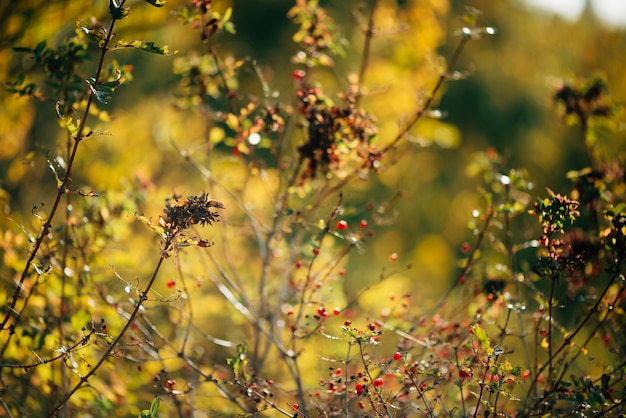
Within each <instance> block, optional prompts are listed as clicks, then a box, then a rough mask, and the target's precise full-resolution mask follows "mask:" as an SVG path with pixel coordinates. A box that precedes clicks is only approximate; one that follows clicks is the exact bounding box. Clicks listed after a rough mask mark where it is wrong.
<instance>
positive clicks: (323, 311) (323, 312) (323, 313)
mask: <svg viewBox="0 0 626 418" xmlns="http://www.w3.org/2000/svg"><path fill="white" fill-rule="evenodd" d="M317 314H318V315H319V316H321V317H323V318H326V317H327V316H328V313H327V312H326V308H324V307H323V306H320V307H319V308H317Z"/></svg>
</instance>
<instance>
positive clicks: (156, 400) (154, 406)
mask: <svg viewBox="0 0 626 418" xmlns="http://www.w3.org/2000/svg"><path fill="white" fill-rule="evenodd" d="M160 405H161V398H159V397H158V396H157V397H156V398H154V400H153V401H152V405H150V415H152V417H153V418H156V416H157V411H158V409H159V406H160Z"/></svg>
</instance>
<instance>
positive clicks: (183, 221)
mask: <svg viewBox="0 0 626 418" xmlns="http://www.w3.org/2000/svg"><path fill="white" fill-rule="evenodd" d="M208 197H209V195H208V193H202V194H201V195H200V196H190V197H188V198H183V199H179V198H178V197H177V196H174V201H175V204H171V203H169V202H168V203H167V204H166V205H165V210H164V212H165V216H164V217H163V218H162V221H161V224H162V225H163V226H165V227H166V228H167V229H168V230H170V231H180V230H184V229H188V228H190V227H191V226H192V225H204V224H209V225H212V224H213V222H219V220H220V217H221V215H220V214H219V213H217V212H214V211H212V210H211V208H216V209H224V205H223V204H222V202H219V201H217V200H213V199H209V198H208Z"/></svg>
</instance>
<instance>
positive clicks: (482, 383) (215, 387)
mask: <svg viewBox="0 0 626 418" xmlns="http://www.w3.org/2000/svg"><path fill="white" fill-rule="evenodd" d="M28 3H29V2H25V3H24V4H21V5H20V4H17V3H16V4H13V5H11V7H10V8H8V9H7V10H8V12H7V13H8V15H9V16H12V17H11V18H10V19H9V18H6V19H7V20H6V21H7V22H9V23H10V25H9V24H7V25H6V29H5V31H6V32H7V37H6V39H7V40H8V42H9V43H10V47H11V48H12V49H11V52H10V54H8V53H7V54H5V52H6V51H7V49H6V47H5V44H4V43H3V50H2V52H3V55H1V56H2V57H5V56H6V57H9V58H7V61H8V62H10V64H7V66H8V67H9V70H7V71H5V76H6V77H7V78H6V80H5V83H4V92H3V96H2V103H3V105H4V107H5V108H6V109H5V111H6V114H5V116H3V118H4V121H5V122H7V121H8V122H10V123H7V125H8V126H9V129H5V130H3V131H2V132H3V135H4V136H6V138H7V139H6V141H5V140H4V139H3V144H2V148H4V149H3V150H0V152H1V153H2V156H3V159H2V164H1V168H2V175H3V180H2V183H0V186H2V188H1V189H0V194H1V196H0V198H1V199H2V204H3V212H4V213H3V217H2V221H1V223H0V227H1V228H2V235H1V238H0V255H1V256H2V260H3V263H2V266H1V267H0V271H1V275H0V289H1V293H0V297H1V300H2V304H1V305H0V320H1V321H2V322H1V325H0V341H1V343H0V411H1V413H2V416H7V417H73V416H81V417H82V416H84V417H100V416H102V417H105V416H106V417H109V416H139V417H144V418H145V417H157V416H179V417H208V416H289V417H296V416H298V417H314V416H315V417H317V416H320V417H330V416H344V417H350V416H368V417H369V416H372V417H376V416H382V417H403V416H427V417H445V416H447V417H467V416H473V417H477V416H485V417H487V416H507V417H515V416H561V417H566V416H589V417H600V416H615V417H618V416H624V414H625V413H626V403H625V402H626V386H625V384H624V381H625V379H624V373H625V372H626V361H625V360H624V359H625V354H624V353H625V351H626V334H625V332H624V330H625V326H626V318H625V309H626V291H625V287H626V280H625V279H624V271H625V261H626V200H625V196H626V170H625V168H624V167H625V165H624V159H625V157H626V152H625V151H626V150H625V149H624V147H623V143H622V144H621V145H620V142H619V141H620V140H623V137H624V134H623V119H620V118H621V114H620V112H619V103H618V102H617V100H616V99H614V98H613V95H612V93H611V89H610V88H609V82H608V81H607V77H604V76H601V75H593V76H590V77H586V78H582V77H580V78H578V77H571V78H569V79H563V80H559V81H557V82H552V83H551V84H550V91H549V92H548V93H547V94H546V95H545V98H546V99H549V102H550V108H551V109H552V112H553V114H555V115H556V117H553V118H552V119H551V123H553V124H558V123H560V122H562V123H563V124H564V125H566V126H568V127H569V128H568V131H567V132H568V134H569V135H571V136H572V137H573V138H574V140H572V142H576V144H575V145H573V146H572V147H573V151H572V152H573V153H578V155H579V159H578V160H577V161H583V163H582V164H581V165H580V166H579V167H577V168H576V169H572V170H564V171H562V172H559V173H558V177H559V178H561V179H563V180H564V181H559V182H558V184H556V185H555V186H552V185H548V187H547V188H544V189H541V188H538V187H536V184H537V183H536V181H535V180H533V179H534V178H535V176H534V174H533V172H532V171H531V170H530V169H528V168H525V167H513V166H512V164H511V161H515V158H511V157H510V150H507V149H504V150H497V149H496V148H495V147H490V146H485V147H480V146H479V147H477V148H478V149H475V148H474V149H473V152H471V153H469V154H471V157H469V158H468V159H467V164H466V167H463V166H461V167H459V166H458V164H460V163H459V161H460V159H458V158H456V157H454V155H455V154H458V155H469V154H468V151H469V150H471V147H469V146H468V148H467V149H466V148H465V147H466V146H465V145H464V144H461V141H460V137H461V134H462V127H463V126H462V124H460V125H459V126H460V127H457V126H455V125H454V124H453V123H451V122H450V121H448V116H449V119H450V120H454V118H455V115H454V113H453V112H454V111H453V110H451V111H450V112H451V113H450V114H449V115H448V114H447V112H448V111H447V109H446V108H445V106H446V104H447V103H449V102H450V101H451V100H452V99H453V98H454V95H453V94H451V95H450V96H449V97H450V98H448V96H446V89H448V88H449V89H451V90H453V88H454V87H453V85H457V84H463V83H467V82H469V81H470V80H471V79H472V77H474V74H473V73H474V72H475V71H481V62H480V61H478V62H477V63H476V64H472V65H469V64H466V62H467V60H468V58H467V56H468V55H469V60H471V56H472V54H479V53H480V52H479V51H480V50H481V49H484V48H487V46H488V45H489V42H492V40H493V39H497V38H498V30H497V27H498V22H497V21H495V22H488V23H493V24H494V27H495V29H494V27H492V26H489V25H487V24H486V22H485V20H486V19H484V17H483V16H482V15H481V12H480V11H479V10H476V9H473V8H469V7H468V8H466V9H465V14H463V15H458V16H454V17H455V21H456V24H457V27H456V28H455V29H454V30H448V29H446V28H445V24H444V22H445V18H446V17H447V16H448V14H454V13H456V9H452V10H450V9H449V5H448V3H447V2H440V1H428V0H412V1H397V2H395V1H384V0H372V1H367V2H363V3H357V2H351V1H350V2H335V3H332V2H330V3H328V5H326V4H325V3H323V2H318V1H317V0H296V1H295V2H294V3H289V5H288V7H287V8H286V13H283V14H280V15H278V16H273V15H272V16H269V15H270V14H271V12H272V11H273V10H274V8H273V6H271V5H270V3H271V2H267V3H268V4H267V9H268V10H269V11H266V12H265V13H264V14H259V15H258V16H256V17H255V19H256V24H257V25H260V26H257V27H261V28H262V33H263V35H262V36H267V37H275V38H272V39H276V41H275V42H274V41H271V42H270V43H272V42H274V43H272V45H271V48H270V50H271V53H268V51H267V50H262V49H259V50H255V49H254V48H252V47H250V46H247V45H246V44H245V41H244V40H242V39H248V38H245V37H244V35H240V32H239V31H240V30H241V31H243V32H244V33H245V31H246V30H248V31H250V30H252V29H251V28H250V27H246V26H245V25H240V24H236V19H235V17H236V16H237V14H238V13H240V12H241V13H243V12H244V10H243V9H245V5H240V4H239V3H238V2H234V4H233V3H232V2H228V1H216V0H214V1H211V0H188V1H184V0H180V1H175V0H172V1H169V2H167V3H166V2H163V1H161V0H144V1H139V0H137V1H130V0H109V1H108V4H104V3H106V2H103V4H95V3H94V4H88V5H85V4H83V5H77V4H72V5H66V6H65V8H63V7H62V6H61V5H60V4H59V3H57V2H51V3H50V4H46V3H45V2H41V1H36V0H33V1H32V5H33V8H32V9H28V6H25V4H28ZM322 3H323V4H322ZM88 6H89V7H91V9H88V8H87V7H88ZM105 6H106V7H105ZM240 9H241V10H240ZM25 10H30V12H32V13H33V14H34V16H40V17H39V19H40V22H41V21H43V20H42V19H49V22H51V23H54V24H55V25H58V26H55V27H54V28H53V32H46V31H50V25H43V23H39V25H41V27H40V26H38V25H37V24H35V23H31V26H25V28H22V35H21V36H18V35H16V33H18V32H19V28H20V24H21V23H20V22H22V21H21V20H20V19H21V18H18V16H26V15H25V14H23V13H24V11H25ZM259 10H260V9H259ZM20 13H22V14H20ZM73 13H75V15H80V16H81V17H80V18H79V19H77V20H74V17H75V15H73ZM89 16H94V17H89ZM3 19H4V17H3ZM23 19H29V18H28V17H23ZM30 19H32V21H33V22H37V17H32V16H31V17H30ZM164 22H166V23H167V24H165V23H164ZM277 22H283V23H277ZM242 26H243V27H242ZM26 28H30V29H31V32H28V31H27V29H26ZM46 28H47V29H46ZM280 28H283V29H284V30H289V31H290V38H291V39H290V41H289V42H288V43H281V42H282V41H279V39H281V40H282V39H283V38H281V37H279V36H277V35H276V33H277V32H278V31H279V30H282V29H280ZM157 29H158V30H157ZM448 33H450V34H452V35H451V36H449V37H448V38H449V39H448V38H446V34H448ZM10 35H11V36H10ZM36 36H42V39H37V40H35V39H34V38H35V37H36ZM143 36H146V37H149V38H150V39H155V40H154V41H146V40H139V39H140V38H141V37H143ZM164 40H167V42H164ZM22 42H25V43H22ZM166 43H167V44H168V45H166ZM170 48H171V49H170ZM437 48H440V51H441V52H442V54H443V55H441V56H439V55H438V54H437V53H436V52H435V51H437ZM257 54H258V55H262V56H263V57H264V61H265V62H263V61H262V60H260V59H259V57H258V56H257ZM272 54H274V55H272ZM1 65H5V64H1ZM483 94H484V93H483ZM442 97H443V99H442ZM454 108H455V106H453V105H451V106H450V109H454ZM456 108H458V106H456ZM433 148H436V149H444V150H446V154H444V155H446V158H450V161H453V162H454V164H445V163H444V162H443V161H442V160H437V159H436V158H434V157H433V155H434V154H433V153H432V151H430V150H431V149H433ZM546 149H552V148H551V147H550V146H549V145H546ZM9 155H10V156H12V158H4V157H5V156H9ZM455 158H456V159H455ZM537 158H541V156H537ZM435 165H437V166H438V167H437V168H433V166H435ZM439 166H440V167H439ZM434 172H442V173H444V174H443V175H444V176H445V175H449V176H452V175H453V174H454V175H456V173H457V172H461V173H462V175H463V176H465V175H466V174H467V175H468V177H469V180H466V181H465V183H462V187H463V188H470V189H471V190H467V191H463V193H466V194H465V195H464V196H470V197H467V198H464V199H461V198H459V199H455V200H454V201H452V202H450V201H446V200H445V199H442V198H441V197H440V196H441V195H436V194H429V193H427V192H422V190H428V188H427V187H426V186H425V184H426V183H427V182H429V181H430V180H432V177H433V175H434V174H433V173H434ZM405 186H406V187H405ZM557 186H558V187H557ZM440 187H443V186H440ZM453 187H457V188H458V187H461V186H459V185H458V184H457V185H455V186H453ZM416 208H419V209H416ZM444 211H446V212H449V213H451V214H453V215H454V220H452V221H450V224H448V225H442V228H446V229H447V230H449V231H450V234H449V235H448V236H449V237H455V238H454V239H455V241H454V242H452V243H451V244H450V245H448V244H449V243H447V242H444V240H443V239H441V238H437V236H436V235H434V234H431V235H427V236H424V235H423V234H422V235H420V237H421V241H422V242H420V243H419V246H418V248H419V251H418V250H412V249H411V248H409V247H408V245H406V241H405V240H404V238H403V237H405V236H406V235H409V234H413V233H417V232H416V230H417V229H420V228H425V229H428V228H430V226H429V219H434V218H436V217H437V216H438V213H439V215H440V214H441V212H444ZM422 216H423V217H426V220H423V219H419V218H420V217H422ZM428 217H432V218H428ZM460 225H462V226H463V227H461V228H460V227H459V226H460ZM420 234H421V233H420Z"/></svg>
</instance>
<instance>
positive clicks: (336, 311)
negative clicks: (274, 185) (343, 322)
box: [333, 308, 341, 315]
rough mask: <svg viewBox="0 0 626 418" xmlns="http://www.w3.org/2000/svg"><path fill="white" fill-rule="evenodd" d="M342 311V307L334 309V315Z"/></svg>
mask: <svg viewBox="0 0 626 418" xmlns="http://www.w3.org/2000/svg"><path fill="white" fill-rule="evenodd" d="M340 313H341V309H340V308H335V309H333V314H334V315H339V314H340Z"/></svg>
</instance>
